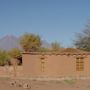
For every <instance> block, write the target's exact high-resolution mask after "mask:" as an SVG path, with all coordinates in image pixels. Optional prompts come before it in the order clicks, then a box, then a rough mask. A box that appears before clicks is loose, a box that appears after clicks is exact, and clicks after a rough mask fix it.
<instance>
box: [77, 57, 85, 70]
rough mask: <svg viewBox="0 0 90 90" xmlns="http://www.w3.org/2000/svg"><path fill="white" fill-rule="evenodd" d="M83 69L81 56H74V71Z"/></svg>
mask: <svg viewBox="0 0 90 90" xmlns="http://www.w3.org/2000/svg"><path fill="white" fill-rule="evenodd" d="M83 70H84V60H83V58H82V57H78V58H76V71H83Z"/></svg>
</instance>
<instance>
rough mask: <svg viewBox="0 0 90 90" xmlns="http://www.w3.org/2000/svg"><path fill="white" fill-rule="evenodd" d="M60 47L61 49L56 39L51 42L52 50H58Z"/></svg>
mask: <svg viewBox="0 0 90 90" xmlns="http://www.w3.org/2000/svg"><path fill="white" fill-rule="evenodd" d="M60 49H61V46H60V43H58V42H56V41H55V42H52V43H51V50H52V51H59V50H60Z"/></svg>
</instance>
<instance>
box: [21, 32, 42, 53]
mask: <svg viewBox="0 0 90 90" xmlns="http://www.w3.org/2000/svg"><path fill="white" fill-rule="evenodd" d="M20 44H21V46H22V48H23V49H24V51H26V52H30V51H31V52H33V51H38V50H39V48H40V47H41V38H40V37H39V36H38V35H35V34H28V33H27V34H24V35H23V36H21V38H20Z"/></svg>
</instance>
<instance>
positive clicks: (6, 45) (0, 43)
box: [0, 35, 21, 51]
mask: <svg viewBox="0 0 90 90" xmlns="http://www.w3.org/2000/svg"><path fill="white" fill-rule="evenodd" d="M13 48H18V49H20V50H21V46H20V43H19V39H18V38H17V37H15V36H13V35H7V36H4V37H3V38H1V39H0V49H2V50H5V51H9V50H11V49H13Z"/></svg>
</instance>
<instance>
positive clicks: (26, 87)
mask: <svg viewBox="0 0 90 90" xmlns="http://www.w3.org/2000/svg"><path fill="white" fill-rule="evenodd" d="M0 90H90V80H63V81H36V80H33V81H32V80H15V79H14V80H13V79H8V78H7V79H6V78H4V79H3V78H0Z"/></svg>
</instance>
